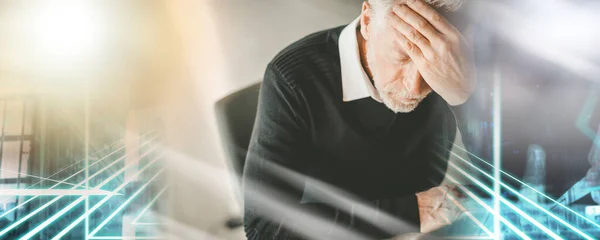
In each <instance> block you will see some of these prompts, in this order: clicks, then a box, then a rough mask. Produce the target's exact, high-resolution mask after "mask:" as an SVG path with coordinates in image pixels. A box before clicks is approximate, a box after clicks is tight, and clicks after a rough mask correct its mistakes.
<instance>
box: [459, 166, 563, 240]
mask: <svg viewBox="0 0 600 240" xmlns="http://www.w3.org/2000/svg"><path fill="white" fill-rule="evenodd" d="M448 165H449V166H452V167H453V168H454V169H456V170H457V171H458V172H460V173H461V174H463V175H464V176H465V177H467V178H469V180H471V181H472V182H473V183H475V184H477V186H479V187H480V188H481V189H483V190H485V191H486V192H488V193H489V194H492V195H494V191H492V190H491V189H490V188H488V187H487V186H485V184H483V183H481V182H480V181H479V180H477V179H475V178H474V177H473V176H471V175H470V174H468V173H467V172H465V171H464V170H462V169H461V168H459V167H457V166H456V165H455V164H454V163H451V162H448ZM498 198H499V201H500V202H502V203H503V204H504V205H506V206H508V207H509V208H510V209H512V210H513V211H515V212H516V213H517V214H519V215H520V216H521V217H523V218H525V219H526V220H527V221H529V222H531V223H532V224H533V225H535V226H536V227H538V228H539V229H541V230H542V231H543V232H544V233H546V234H548V235H549V236H551V237H552V238H553V239H563V238H561V237H560V236H558V235H557V234H556V233H554V232H552V231H551V230H550V229H548V228H547V227H546V226H544V225H543V224H541V223H540V222H538V221H536V220H535V219H533V218H532V217H531V216H529V215H528V214H527V213H525V212H523V211H522V210H521V209H519V208H517V207H516V206H515V205H513V204H512V203H510V202H509V201H508V200H506V199H504V198H503V197H498ZM494 212H496V211H494ZM494 214H496V213H494ZM497 214H498V215H500V213H497ZM496 234H499V233H498V232H496Z"/></svg>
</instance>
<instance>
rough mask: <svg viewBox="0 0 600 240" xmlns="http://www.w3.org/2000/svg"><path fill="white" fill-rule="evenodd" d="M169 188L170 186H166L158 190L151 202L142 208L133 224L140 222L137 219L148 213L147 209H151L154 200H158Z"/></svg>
mask: <svg viewBox="0 0 600 240" xmlns="http://www.w3.org/2000/svg"><path fill="white" fill-rule="evenodd" d="M167 188H169V186H165V187H164V188H163V189H162V190H160V192H158V193H157V194H156V196H155V197H154V198H153V199H152V200H150V202H149V203H148V204H147V205H146V207H144V209H142V211H141V212H140V213H139V214H138V215H137V217H136V218H135V219H133V221H132V224H133V225H137V224H139V223H138V222H137V221H138V220H140V218H141V217H142V215H144V213H146V211H148V209H150V207H151V206H152V205H154V202H156V200H158V198H159V197H160V196H161V195H162V194H163V193H164V192H165V191H166V190H167Z"/></svg>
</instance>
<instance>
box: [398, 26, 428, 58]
mask: <svg viewBox="0 0 600 240" xmlns="http://www.w3.org/2000/svg"><path fill="white" fill-rule="evenodd" d="M396 42H397V43H398V45H400V47H401V48H402V49H403V50H404V52H406V54H408V56H409V57H410V59H411V60H412V61H413V62H415V63H417V64H419V63H420V62H422V61H423V52H421V49H419V47H418V46H417V45H416V44H415V43H413V42H412V41H410V40H409V39H408V38H407V37H406V36H404V34H402V33H400V32H396Z"/></svg>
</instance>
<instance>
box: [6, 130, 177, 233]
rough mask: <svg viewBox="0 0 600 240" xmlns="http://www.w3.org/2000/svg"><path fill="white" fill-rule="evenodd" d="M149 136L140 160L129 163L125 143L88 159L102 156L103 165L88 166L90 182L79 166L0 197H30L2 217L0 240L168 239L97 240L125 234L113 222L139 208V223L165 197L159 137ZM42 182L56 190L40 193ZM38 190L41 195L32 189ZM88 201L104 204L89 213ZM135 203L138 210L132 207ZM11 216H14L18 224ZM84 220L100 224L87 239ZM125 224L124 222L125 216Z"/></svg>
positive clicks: (145, 136) (142, 145)
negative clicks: (102, 234)
mask: <svg viewBox="0 0 600 240" xmlns="http://www.w3.org/2000/svg"><path fill="white" fill-rule="evenodd" d="M148 135H150V134H148V133H146V134H143V135H142V136H141V137H140V140H142V139H145V140H144V141H142V142H140V144H139V148H138V149H139V151H140V153H139V154H140V156H139V158H138V159H137V160H133V161H130V159H127V162H125V160H126V153H125V152H126V151H125V146H124V144H123V139H121V140H119V141H116V142H114V143H112V144H110V145H109V146H108V147H105V148H103V149H101V150H98V151H97V152H96V153H93V154H90V157H91V156H94V157H96V156H98V152H103V153H102V154H101V156H98V158H99V159H98V158H96V159H90V162H89V166H88V168H89V172H90V175H89V176H88V177H87V178H85V176H83V175H82V174H83V172H84V170H85V166H83V165H82V164H81V162H82V161H77V162H75V163H72V164H70V165H69V166H67V167H64V168H61V169H60V170H59V171H58V172H55V173H54V174H52V175H51V176H49V177H47V178H40V177H36V176H33V177H34V178H39V179H40V181H38V182H36V183H34V184H31V185H29V186H28V187H27V188H24V189H10V190H7V191H3V193H0V196H1V195H11V196H13V197H15V196H17V195H19V196H21V197H24V196H31V197H25V199H24V201H20V202H19V204H17V205H12V206H11V205H8V206H9V208H8V209H5V210H4V211H0V239H5V238H10V239H50V238H52V239H84V238H86V237H89V238H88V239H165V238H164V237H161V236H157V235H158V233H156V234H154V235H148V234H145V235H144V234H142V235H139V234H135V235H132V236H131V237H129V236H94V234H96V233H98V232H100V230H101V229H106V230H108V231H109V232H121V229H123V228H122V226H120V225H118V224H120V222H114V221H115V220H117V219H120V218H121V215H123V214H125V212H124V211H123V210H124V209H128V208H130V207H133V206H136V207H137V206H138V205H140V204H141V207H140V208H142V207H144V208H143V210H142V211H143V212H139V213H140V214H139V215H138V217H137V218H136V219H135V220H136V221H137V220H139V219H140V218H139V217H141V215H142V214H144V213H145V212H147V211H148V210H149V209H150V207H151V206H152V205H156V201H158V199H159V197H160V196H161V195H163V196H164V192H165V190H166V187H165V186H163V187H161V188H160V189H156V190H160V191H157V192H158V194H157V192H155V191H154V189H155V188H156V187H157V185H158V184H159V183H160V181H158V179H159V178H161V177H160V176H162V175H164V169H163V167H162V163H161V162H162V155H161V152H160V151H159V149H160V148H159V146H158V142H157V141H155V140H156V139H157V138H158V137H159V135H160V134H152V135H154V136H152V137H148ZM133 150H135V149H133ZM128 151H129V149H128ZM64 171H72V172H70V173H69V174H70V176H68V177H66V178H62V179H61V180H55V179H56V178H54V177H55V176H57V174H59V173H60V172H64ZM132 171H134V172H132ZM126 173H127V175H126ZM44 181H46V182H54V184H52V185H51V186H50V187H48V188H44V189H39V188H40V187H39V186H38V185H39V184H41V183H42V182H44ZM86 182H87V183H88V184H89V186H90V188H89V189H87V190H86V189H85V188H84V185H85V184H86ZM36 186H38V189H34V188H35V187H36ZM151 186H152V187H151ZM32 187H33V188H32ZM64 187H67V188H66V189H65V188H64ZM8 191H10V192H8ZM94 196H95V197H94ZM87 197H90V200H92V199H102V200H100V201H96V202H92V201H90V208H89V209H87V210H86V209H85V207H84V205H83V202H84V201H85V199H86V198H87ZM92 197H93V198H92ZM133 203H135V205H132V204H133ZM94 204H95V205H94ZM128 206H130V207H128ZM0 210H2V209H0ZM128 211H129V210H128ZM12 213H15V214H14V216H15V217H14V219H13V214H12ZM16 213H18V214H16ZM136 213H138V212H136ZM48 214H49V215H48ZM107 216H108V217H107ZM86 217H90V219H93V221H98V222H100V221H102V223H100V224H98V222H90V227H91V229H93V231H92V233H91V234H90V235H88V236H85V234H84V232H85V231H83V226H84V225H83V220H85V218H86ZM132 217H133V216H132ZM123 218H124V219H125V218H126V217H125V215H123ZM111 219H112V221H111ZM128 224H129V223H128ZM132 228H135V226H132ZM127 229H129V228H126V230H127ZM104 231H105V230H102V232H104ZM136 233H137V230H136ZM21 234H22V235H21ZM19 235H21V236H19ZM96 235H97V234H96ZM112 235H114V234H112ZM155 235H156V236H155Z"/></svg>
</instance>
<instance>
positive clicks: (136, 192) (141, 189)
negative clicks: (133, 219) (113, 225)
mask: <svg viewBox="0 0 600 240" xmlns="http://www.w3.org/2000/svg"><path fill="white" fill-rule="evenodd" d="M164 170H165V169H164V168H163V169H161V170H160V171H158V173H156V174H155V175H154V177H152V178H151V179H150V180H148V181H146V183H145V184H144V185H142V186H141V187H140V188H139V189H138V190H137V191H135V193H133V194H132V195H131V196H130V197H129V198H128V199H127V200H125V202H123V203H122V204H121V206H119V207H118V208H117V209H115V211H114V212H113V213H112V214H110V215H109V216H108V217H107V218H106V219H104V221H102V223H100V225H98V226H97V227H96V228H95V229H94V230H93V231H92V232H91V233H90V234H89V235H88V238H89V237H92V236H94V235H96V233H98V231H100V229H102V228H103V227H104V225H106V224H107V223H108V222H109V221H110V220H112V218H114V217H115V216H116V215H117V214H118V213H119V212H121V211H122V210H123V208H125V207H126V206H127V205H129V203H131V201H133V199H135V198H136V197H137V196H138V195H139V194H140V193H141V192H142V191H144V190H145V189H146V187H148V185H150V183H151V182H152V181H154V179H156V178H157V177H158V176H159V175H160V174H161V173H162V172H163V171H164ZM164 189H167V188H166V187H165V188H164ZM164 189H163V190H164Z"/></svg>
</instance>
